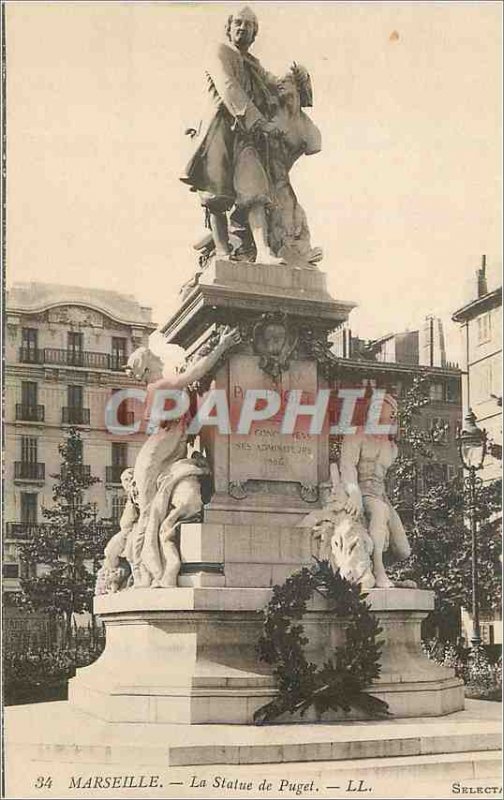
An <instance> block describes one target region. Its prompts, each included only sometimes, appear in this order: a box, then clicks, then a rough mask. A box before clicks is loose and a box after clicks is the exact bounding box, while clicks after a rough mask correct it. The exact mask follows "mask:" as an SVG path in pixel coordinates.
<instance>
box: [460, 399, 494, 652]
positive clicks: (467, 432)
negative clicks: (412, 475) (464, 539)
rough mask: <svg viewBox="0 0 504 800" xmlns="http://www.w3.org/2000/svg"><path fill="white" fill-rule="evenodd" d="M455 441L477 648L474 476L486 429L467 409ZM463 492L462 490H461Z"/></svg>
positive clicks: (483, 449)
mask: <svg viewBox="0 0 504 800" xmlns="http://www.w3.org/2000/svg"><path fill="white" fill-rule="evenodd" d="M457 445H458V451H459V456H460V460H461V462H462V465H463V467H464V469H466V470H467V471H468V473H469V475H468V477H467V478H465V479H464V489H466V490H467V492H468V495H469V519H470V522H471V551H472V615H473V635H472V638H471V645H472V647H473V648H474V649H477V648H478V647H479V646H480V645H481V630H480V620H479V598H478V530H477V524H476V487H477V486H478V485H481V483H482V480H481V478H477V477H476V472H478V471H479V470H480V469H482V468H483V462H484V460H485V455H486V451H487V432H486V431H485V430H481V429H480V428H478V426H477V425H476V415H475V414H474V412H473V411H472V409H469V412H468V413H467V414H466V417H465V420H464V427H463V428H462V430H459V432H458V434H457ZM464 494H465V492H464Z"/></svg>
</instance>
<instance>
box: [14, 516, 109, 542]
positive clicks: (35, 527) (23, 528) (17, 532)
mask: <svg viewBox="0 0 504 800" xmlns="http://www.w3.org/2000/svg"><path fill="white" fill-rule="evenodd" d="M115 527H116V526H115V524H114V523H113V521H112V520H111V521H110V522H105V523H104V524H101V525H97V526H96V531H97V532H98V533H108V532H109V531H110V532H111V533H113V532H114V528H115ZM48 530H50V525H47V524H44V523H40V522H6V523H5V539H26V538H28V536H35V535H36V534H37V533H43V532H44V531H48Z"/></svg>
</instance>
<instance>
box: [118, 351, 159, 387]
mask: <svg viewBox="0 0 504 800" xmlns="http://www.w3.org/2000/svg"><path fill="white" fill-rule="evenodd" d="M124 371H125V372H126V375H128V376H129V377H130V378H134V379H135V380H137V381H141V382H142V383H152V382H153V381H156V380H159V378H161V377H162V376H163V362H162V361H161V359H160V358H159V356H157V355H155V353H153V352H152V350H150V349H149V348H148V347H137V349H136V350H134V351H133V352H132V354H131V355H130V357H129V358H128V363H127V364H126V367H125V370H124Z"/></svg>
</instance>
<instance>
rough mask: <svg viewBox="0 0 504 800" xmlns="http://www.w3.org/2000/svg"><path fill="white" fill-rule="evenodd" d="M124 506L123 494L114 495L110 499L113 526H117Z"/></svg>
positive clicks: (124, 498)
mask: <svg viewBox="0 0 504 800" xmlns="http://www.w3.org/2000/svg"><path fill="white" fill-rule="evenodd" d="M125 505H126V496H125V495H124V494H115V495H113V497H112V521H113V522H114V524H115V525H119V522H120V520H121V516H122V513H123V511H124V506H125Z"/></svg>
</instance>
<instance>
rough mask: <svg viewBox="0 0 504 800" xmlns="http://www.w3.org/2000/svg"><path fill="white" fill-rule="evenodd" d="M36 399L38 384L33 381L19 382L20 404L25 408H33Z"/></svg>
mask: <svg viewBox="0 0 504 800" xmlns="http://www.w3.org/2000/svg"><path fill="white" fill-rule="evenodd" d="M37 399H38V384H37V383H35V381H22V382H21V404H22V405H23V406H25V407H26V408H35V406H36V405H37Z"/></svg>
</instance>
